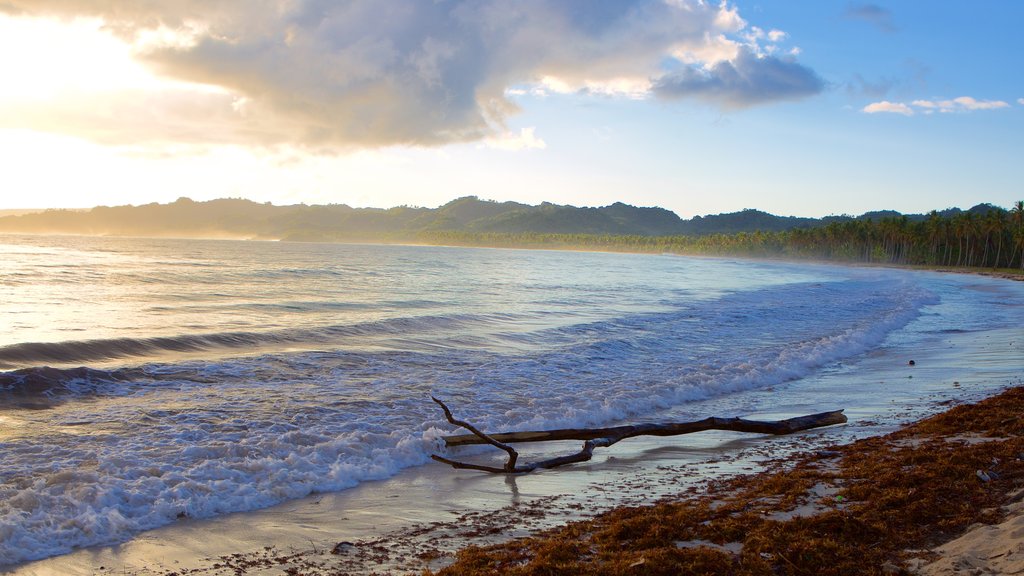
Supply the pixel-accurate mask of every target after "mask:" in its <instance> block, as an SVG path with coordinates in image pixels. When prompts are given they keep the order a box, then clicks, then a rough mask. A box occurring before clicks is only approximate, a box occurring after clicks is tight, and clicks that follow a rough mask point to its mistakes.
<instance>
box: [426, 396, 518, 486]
mask: <svg viewBox="0 0 1024 576" xmlns="http://www.w3.org/2000/svg"><path fill="white" fill-rule="evenodd" d="M430 398H431V400H433V401H434V402H437V404H438V405H439V406H441V409H442V410H444V417H445V418H447V419H448V421H449V422H451V423H452V424H455V425H456V426H461V427H463V428H465V429H466V430H469V431H470V432H472V433H473V435H474V436H476V437H477V438H479V439H481V440H483V442H486V443H487V444H490V445H492V446H494V447H496V448H501V449H502V450H504V451H505V452H508V462H506V463H505V472H507V473H514V472H515V471H516V460H518V459H519V453H518V452H516V451H515V448H512V447H511V446H509V445H508V444H502V443H501V442H498V441H497V440H495V439H494V438H491V437H490V436H488V435H487V434H484V433H483V432H481V431H480V430H478V429H477V427H476V426H473V425H472V424H470V423H469V422H464V421H462V420H456V419H455V417H454V416H452V411H451V410H449V409H448V406H447V405H446V404H445V403H444V402H441V401H440V400H438V399H437V398H435V397H434V396H431V397H430ZM483 442H480V443H483Z"/></svg>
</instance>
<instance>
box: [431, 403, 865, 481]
mask: <svg viewBox="0 0 1024 576" xmlns="http://www.w3.org/2000/svg"><path fill="white" fill-rule="evenodd" d="M431 398H433V397H431ZM433 400H434V402H437V403H438V405H440V406H441V408H442V409H443V410H444V415H445V418H447V419H448V421H449V422H451V423H452V424H455V425H456V426H460V427H462V428H465V429H467V430H469V431H470V432H472V434H461V435H457V436H445V437H444V441H445V445H446V446H448V447H449V448H452V447H455V446H466V445H470V444H490V445H492V446H496V447H498V448H501V449H502V450H504V451H505V452H507V453H508V455H509V458H508V461H507V462H506V463H505V466H504V468H497V467H494V466H485V465H482V464H472V463H469V462H459V461H457V460H451V459H449V458H445V457H443V456H438V455H436V454H435V455H431V458H433V459H434V460H436V461H438V462H442V463H445V464H448V465H449V466H452V467H453V468H459V469H466V470H480V471H482V472H491V473H493V474H523V473H526V472H532V471H533V470H537V469H541V468H556V467H558V466H565V465H566V464H575V463H578V462H586V461H588V460H590V459H591V458H593V456H594V449H595V448H607V447H609V446H611V445H613V444H615V443H616V442H619V441H620V440H625V439H626V438H632V437H634V436H676V435H679V434H691V433H693V432H701V431H704V430H733V431H737V432H752V433H756V434H776V435H778V434H790V433H793V432H797V431H800V430H808V429H811V428H819V427H821V426H831V425H833V424H842V423H844V422H846V421H847V418H846V416H845V415H843V411H842V410H835V411H832V412H821V413H819V414H811V415H808V416H798V417H796V418H789V419H786V420H778V421H760V420H744V419H742V418H716V417H711V418H705V419H703V420H697V421H695V422H669V423H662V424H637V425H634V426H615V427H612V428H582V429H561V430H536V431H530V432H502V433H500V434H493V435H488V434H485V433H484V432H482V431H480V430H478V429H477V428H476V427H475V426H473V425H472V424H469V423H468V422H463V421H461V420H456V419H455V418H454V417H453V416H452V413H451V410H449V409H448V406H446V405H445V404H444V402H441V401H440V400H438V399H437V398H433ZM553 440H584V441H585V442H584V443H583V447H582V448H581V449H580V451H579V452H576V453H575V454H568V455H565V456H558V457H555V458H550V459H548V460H540V461H538V462H531V463H528V464H525V465H522V466H517V465H516V461H517V459H518V457H519V453H518V452H516V451H515V450H514V449H513V448H512V447H511V446H509V445H508V444H505V443H504V442H548V441H553Z"/></svg>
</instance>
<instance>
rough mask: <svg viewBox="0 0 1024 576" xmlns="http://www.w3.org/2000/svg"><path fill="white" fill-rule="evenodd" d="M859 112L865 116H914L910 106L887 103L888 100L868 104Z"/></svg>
mask: <svg viewBox="0 0 1024 576" xmlns="http://www.w3.org/2000/svg"><path fill="white" fill-rule="evenodd" d="M861 111H862V112H864V113H867V114H879V113H890V114H902V115H904V116H913V115H914V110H913V109H912V108H911V107H910V106H907V105H906V104H903V103H901V102H889V101H888V100H882V101H881V102H874V103H871V104H868V105H867V106H865V107H864V108H863V109H862V110H861Z"/></svg>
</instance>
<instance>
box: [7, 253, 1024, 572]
mask: <svg viewBox="0 0 1024 576" xmlns="http://www.w3.org/2000/svg"><path fill="white" fill-rule="evenodd" d="M0 255H2V256H3V258H2V259H0V262H2V263H0V325H3V326H4V327H5V329H4V330H3V331H2V333H0V367H2V369H4V370H6V372H4V373H0V406H2V408H0V426H2V427H0V450H2V453H3V458H2V461H0V565H4V564H8V565H10V564H13V563H17V562H23V561H25V560H30V559H35V558H43V557H47V556H52V555H55V554H63V553H66V552H69V551H71V550H73V549H74V548H76V547H82V546H91V545H97V544H111V543H116V542H122V541H126V540H128V539H130V538H132V537H133V536H135V535H137V534H139V533H140V532H141V531H143V530H147V529H151V528H154V527H158V526H162V525H166V524H169V523H173V522H176V521H178V520H179V519H181V518H209V517H215V516H220V515H224V514H227V513H231V512H238V511H246V510H254V509H259V508H264V507H267V506H271V505H274V504H277V503H280V502H285V501H290V500H294V499H297V498H301V497H303V496H306V495H308V494H311V493H329V492H336V491H339V490H344V489H346V488H351V487H353V486H356V485H358V484H360V483H362V482H365V481H367V480H373V479H382V478H388V477H392V476H395V475H396V474H397V473H398V472H399V471H400V470H402V469H404V468H408V467H411V466H418V465H422V464H424V463H426V462H427V461H428V457H429V453H431V452H432V451H435V450H438V449H439V448H440V447H439V441H438V436H439V435H441V434H442V433H444V432H446V431H447V430H448V429H449V428H448V427H447V426H446V425H444V424H443V422H441V421H440V419H439V415H438V413H437V410H436V407H435V406H434V405H433V404H432V403H431V402H429V396H430V395H431V394H434V395H438V396H440V397H443V398H445V399H446V400H448V401H449V402H450V403H451V405H452V406H453V407H457V410H458V412H459V415H460V416H461V417H464V418H467V419H470V420H473V421H474V422H476V423H479V424H481V425H483V426H485V427H486V428H488V429H492V430H496V429H524V428H550V427H563V426H588V425H597V424H609V423H612V422H616V421H619V420H622V419H631V418H637V417H643V418H646V419H667V418H687V417H692V416H696V417H703V416H704V415H707V413H708V411H712V412H713V413H715V414H719V415H732V414H740V415H748V414H752V413H758V414H766V415H772V416H775V415H777V414H787V415H794V414H791V413H790V412H791V411H792V410H794V409H799V408H802V407H807V408H812V407H816V406H820V405H822V404H824V403H827V402H828V401H830V400H832V399H834V400H836V401H840V400H841V401H842V402H843V406H845V407H851V408H853V411H854V413H856V410H857V409H858V406H877V405H879V404H882V405H885V404H891V403H893V402H894V401H898V400H900V399H901V398H902V399H905V400H912V399H914V398H920V389H919V388H918V387H913V391H910V390H909V388H908V387H906V386H904V383H901V382H892V383H886V382H871V383H862V384H860V385H858V384H857V383H856V378H852V377H851V374H850V370H853V369H854V368H855V367H861V366H864V365H866V364H870V363H871V362H872V361H873V360H875V359H883V358H884V361H885V362H886V363H887V364H888V365H890V366H891V365H892V364H893V363H894V362H899V363H901V364H905V363H906V360H904V359H903V358H894V357H893V350H932V351H935V350H941V346H942V345H943V342H944V341H945V340H944V338H945V339H953V338H959V339H961V340H962V339H964V338H975V337H976V338H992V337H994V338H998V339H1001V340H1005V341H1006V345H1005V346H1004V347H1000V346H990V347H985V348H979V350H978V351H977V352H976V353H977V354H979V355H986V354H987V355H994V356H997V358H994V359H993V358H987V359H984V361H982V360H983V359H982V358H979V362H978V364H979V365H981V364H985V363H986V362H988V363H992V362H995V364H996V365H998V364H999V363H1000V362H1003V363H1004V364H1005V363H1006V362H1009V363H1011V364H1012V363H1013V362H1014V361H1015V359H1016V360H1020V359H1021V358H1024V353H1022V350H1024V331H1022V329H1021V326H1024V287H1022V286H1021V285H1020V284H1019V283H1010V282H1004V281H998V280H992V279H987V278H976V277H966V276H953V275H940V274H929V273H911V272H906V271H896V270H878V269H851V268H841V267H833V266H820V265H795V264H780V263H763V262H756V263H755V262H737V261H728V260H718V259H689V258H679V257H671V256H647V255H621V254H595V253H571V252H536V251H515V250H486V249H465V248H438V247H404V246H353V245H320V244H282V243H266V242H233V241H195V240H141V239H94V238H76V237H61V238H43V237H34V238H33V237H0ZM1017 336H1020V337H1019V338H1017ZM935 357H936V358H939V357H941V355H935ZM936 364H937V362H932V363H925V364H924V365H921V366H918V367H916V368H915V370H917V371H916V372H915V373H914V374H913V375H914V376H915V377H917V378H922V377H929V370H932V371H935V370H937V368H936V367H935V365H936ZM80 365H84V366H87V367H88V368H75V367H77V366H80ZM42 366H52V367H54V369H42V368H41V367H42ZM1001 374H1002V373H1001ZM938 376H939V374H938V373H937V372H936V373H932V374H931V377H932V382H934V378H936V377H938ZM943 382H945V381H944V380H943ZM946 384H947V385H949V386H951V383H948V382H946ZM901 392H906V394H901ZM812 411H816V410H808V412H812ZM875 412H877V410H875Z"/></svg>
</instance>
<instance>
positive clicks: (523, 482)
mask: <svg viewBox="0 0 1024 576" xmlns="http://www.w3.org/2000/svg"><path fill="white" fill-rule="evenodd" d="M1021 336H1022V334H1021V332H1020V331H1019V330H1016V331H1011V332H1006V333H1000V332H996V331H988V332H985V333H984V335H983V337H978V336H977V335H976V334H950V335H948V337H944V338H943V339H942V340H941V341H935V342H933V343H932V344H930V345H929V346H928V347H921V346H920V343H916V344H915V346H916V347H913V348H910V349H908V348H907V347H906V346H900V345H893V346H890V347H887V348H885V349H881V350H878V351H876V352H873V353H871V354H869V355H867V357H865V358H862V359H860V360H858V361H857V362H856V363H855V364H850V365H837V366H835V367H831V368H829V369H828V370H823V371H822V372H821V374H819V375H817V376H815V377H813V378H806V379H802V380H798V381H794V382H792V383H790V384H787V385H785V386H780V387H776V389H764V390H760V391H756V392H751V393H745V394H743V395H742V400H739V401H736V402H733V403H729V402H725V403H723V401H722V399H710V400H708V401H701V402H693V403H688V404H687V405H686V406H684V407H681V408H680V409H679V410H678V411H677V412H675V413H673V412H671V411H670V412H668V413H666V414H659V419H661V420H668V419H675V420H691V419H696V418H700V417H704V416H709V415H717V416H736V415H740V416H743V417H747V418H756V419H766V420H767V419H779V418H786V417H791V416H797V415H802V414H810V413H815V412H820V411H824V410H831V409H839V408H845V409H846V414H847V416H848V417H849V418H850V422H849V423H848V424H846V425H842V426H835V427H830V428H824V429H819V430H812V431H807V432H803V433H799V434H794V435H791V436H781V437H765V436H756V435H744V434H739V433H730V432H704V433H700V434H694V435H689V436H683V437H676V438H637V439H631V440H627V441H624V442H621V443H619V444H617V445H616V446H614V447H612V448H610V449H606V450H599V451H598V452H597V453H596V456H595V458H594V459H593V460H592V461H590V462H587V463H585V464H581V465H574V466H570V467H567V468H563V469H556V470H547V471H542V472H538V473H533V474H528V475H523V476H517V477H505V476H500V475H490V474H484V473H479V472H472V471H456V470H452V469H450V468H448V467H447V466H444V465H441V464H436V463H430V464H427V465H424V466H420V467H416V468H412V469H407V470H404V471H401V472H400V473H398V474H397V475H396V476H394V477H392V478H390V479H388V480H384V481H377V482H367V483H364V484H361V485H359V486H357V487H355V488H353V489H350V490H346V491H343V492H340V493H332V494H316V495H313V496H310V497H307V498H304V499H300V500H296V501H290V502H285V503H283V504H280V505H278V506H275V507H272V508H268V509H265V510H260V511H255V512H247V513H239V514H232V515H227V516H223V517H218V518H213V519H205V520H203V519H199V520H196V519H183V520H181V521H179V522H176V523H174V524H172V525H169V526H166V527H164V528H160V529H156V530H151V531H148V532H145V533H143V534H141V535H139V536H138V537H136V538H135V539H133V540H131V541H129V542H126V543H123V544H120V545H116V546H100V547H93V548H88V549H83V550H78V551H76V552H73V553H71V554H67V555H64V556H60V557H55V558H50V559H46V560H41V561H37V562H32V563H28V564H25V565H21V566H16V567H13V568H11V569H10V570H8V571H7V572H6V573H9V574H15V575H18V576H50V575H57V574H60V575H65V574H67V575H85V574H137V575H150V574H161V575H165V576H170V575H171V574H177V575H179V576H180V575H183V574H211V575H219V574H225V575H227V574H284V573H289V570H292V572H290V573H297V574H332V573H334V574H341V573H344V574H369V573H384V572H391V573H419V572H421V571H422V570H424V569H432V570H438V569H442V568H443V567H445V566H447V565H448V564H450V563H451V562H452V561H453V560H454V558H455V554H456V552H457V551H458V550H461V549H464V548H466V547H467V546H473V545H485V544H491V543H501V542H508V541H509V540H512V539H514V538H519V537H524V536H527V535H529V534H534V533H537V532H538V531H542V530H547V529H552V528H556V527H558V526H561V525H563V524H565V523H567V522H574V521H580V520H587V519H591V518H594V517H597V516H598V515H599V514H601V513H606V512H608V511H609V510H613V509H616V508H620V509H623V508H625V509H632V508H633V507H638V506H642V505H649V504H651V503H653V502H657V501H659V500H662V499H671V500H675V501H678V500H680V499H684V500H685V499H691V498H694V497H696V496H699V495H701V494H705V493H707V492H708V491H709V490H711V489H712V488H713V487H714V486H717V485H719V484H721V483H722V482H723V481H724V480H725V479H729V478H734V477H740V476H743V477H747V478H756V477H758V476H757V474H762V475H764V474H767V473H768V472H769V471H772V470H774V471H775V472H778V471H779V470H780V467H782V468H786V467H788V466H790V463H791V461H792V458H793V457H794V455H795V454H798V453H807V452H811V453H814V452H815V451H820V450H824V449H828V450H831V449H832V448H831V447H833V446H836V445H847V444H849V443H851V442H853V441H855V440H858V439H863V438H870V437H879V436H880V435H884V434H887V433H891V432H893V431H895V430H897V429H898V428H900V427H901V426H903V425H906V424H908V423H910V422H912V421H915V420H918V419H921V418H923V417H926V416H928V415H931V414H935V413H938V412H941V411H943V410H945V409H947V408H949V407H950V406H954V405H957V404H961V403H966V402H976V401H978V400H980V399H983V398H985V397H989V396H993V395H995V394H998V393H1000V392H1001V391H1003V390H1005V389H1007V388H1008V387H1011V386H1015V385H1017V386H1019V385H1022V384H1024V382H1022V381H1021V376H1022V373H1021V368H1020V363H1019V362H1016V361H1014V359H1015V358H1016V359H1019V358H1021V357H1022V353H1021V351H1022V350H1024V342H1022V340H1024V338H1021ZM908 358H913V359H915V360H916V365H915V366H914V367H913V368H908V365H907V360H908ZM765 406H770V407H771V408H770V409H768V410H766V409H765V408H764V407H765ZM453 409H455V411H456V415H457V413H458V407H457V406H453ZM695 417H696V418H695ZM442 419H443V416H442V415H441V414H440V412H439V413H438V421H439V422H441V421H442ZM576 449H578V443H575V442H570V443H564V444H561V445H556V444H552V445H548V446H529V447H528V448H524V450H523V458H525V459H531V458H533V457H536V456H539V455H540V454H543V455H544V457H547V456H550V455H551V454H553V453H565V452H570V451H574V450H576ZM500 456H503V454H499V455H498V456H495V460H494V461H495V462H498V461H499V460H500ZM478 457H486V456H478ZM973 481H974V482H978V481H979V480H978V479H976V478H975V479H973ZM816 490H818V491H819V492H820V493H819V494H818V495H817V496H816V498H817V499H818V500H822V501H824V500H828V499H829V498H833V500H832V501H834V496H835V493H834V492H832V490H834V487H828V486H822V487H818V488H816ZM812 500H813V498H812ZM810 510H811V511H813V510H814V507H813V505H812V508H811V509H810ZM803 511H804V512H806V511H807V510H806V509H805V510H803ZM776 512H779V513H783V514H789V513H792V510H776ZM773 513H774V512H773ZM997 516H998V518H997ZM991 517H992V519H993V522H995V521H998V522H1010V519H1008V518H1004V517H1003V516H1001V515H998V514H995V515H991ZM784 519H785V518H784V517H780V518H777V520H784ZM790 519H791V518H790ZM993 525H994V524H993ZM1019 526H1020V525H1019V524H1014V523H1012V522H1011V523H1010V524H1009V525H1008V526H1006V527H1005V532H1006V533H1007V534H1010V535H1011V537H1019V536H1020V528H1019ZM964 528H966V526H965V527H964ZM977 529H978V530H983V529H986V528H981V527H979V528H977ZM991 540H992V538H991V536H990V535H984V536H979V537H978V542H979V544H972V543H969V542H968V541H965V542H964V543H962V547H959V548H956V547H954V548H950V549H948V550H944V549H937V551H936V554H937V555H927V554H926V555H924V556H922V561H923V560H924V559H927V560H928V561H929V562H932V563H935V564H934V565H935V566H936V567H932V566H931V565H929V566H928V567H927V568H925V567H922V568H921V570H942V569H944V568H941V567H939V566H940V563H941V562H942V561H943V558H944V557H943V556H941V554H943V553H946V554H948V555H949V558H953V560H951V562H956V561H957V558H961V557H965V556H966V555H968V554H973V555H975V556H978V557H981V556H984V555H986V554H988V555H989V556H994V555H995V554H1001V553H1002V554H1004V556H1006V557H1007V558H1006V559H1004V560H1001V561H1009V560H1011V559H1016V558H1017V557H1018V556H1019V555H1021V554H1024V552H1018V551H1014V552H1013V553H1012V554H1009V552H1008V551H1009V550H1010V549H1007V550H1003V549H1002V548H999V549H996V548H992V549H991V550H990V549H988V548H983V546H984V545H987V543H989V542H991ZM711 544H713V545H716V546H724V545H726V544H730V543H729V542H724V543H714V542H712V543H711ZM688 545H690V544H688ZM951 546H953V545H952V544H951ZM957 546H960V545H957ZM696 547H697V548H701V546H700V543H699V542H698V543H697V544H696ZM707 547H708V546H704V548H707ZM725 550H726V552H723V553H725V554H732V552H728V551H727V550H728V549H727V548H726V549H725ZM332 551H333V552H335V553H332ZM922 565H923V564H922ZM950 565H952V564H950ZM1007 565H1008V566H1011V565H1010V564H1007ZM949 570H952V568H950V569H949ZM641 573H642V572H641ZM925 573H929V574H931V573H934V574H947V573H948V574H952V573H957V572H949V571H947V572H941V571H936V572H925ZM980 573H986V572H980ZM996 573H998V572H996Z"/></svg>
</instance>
